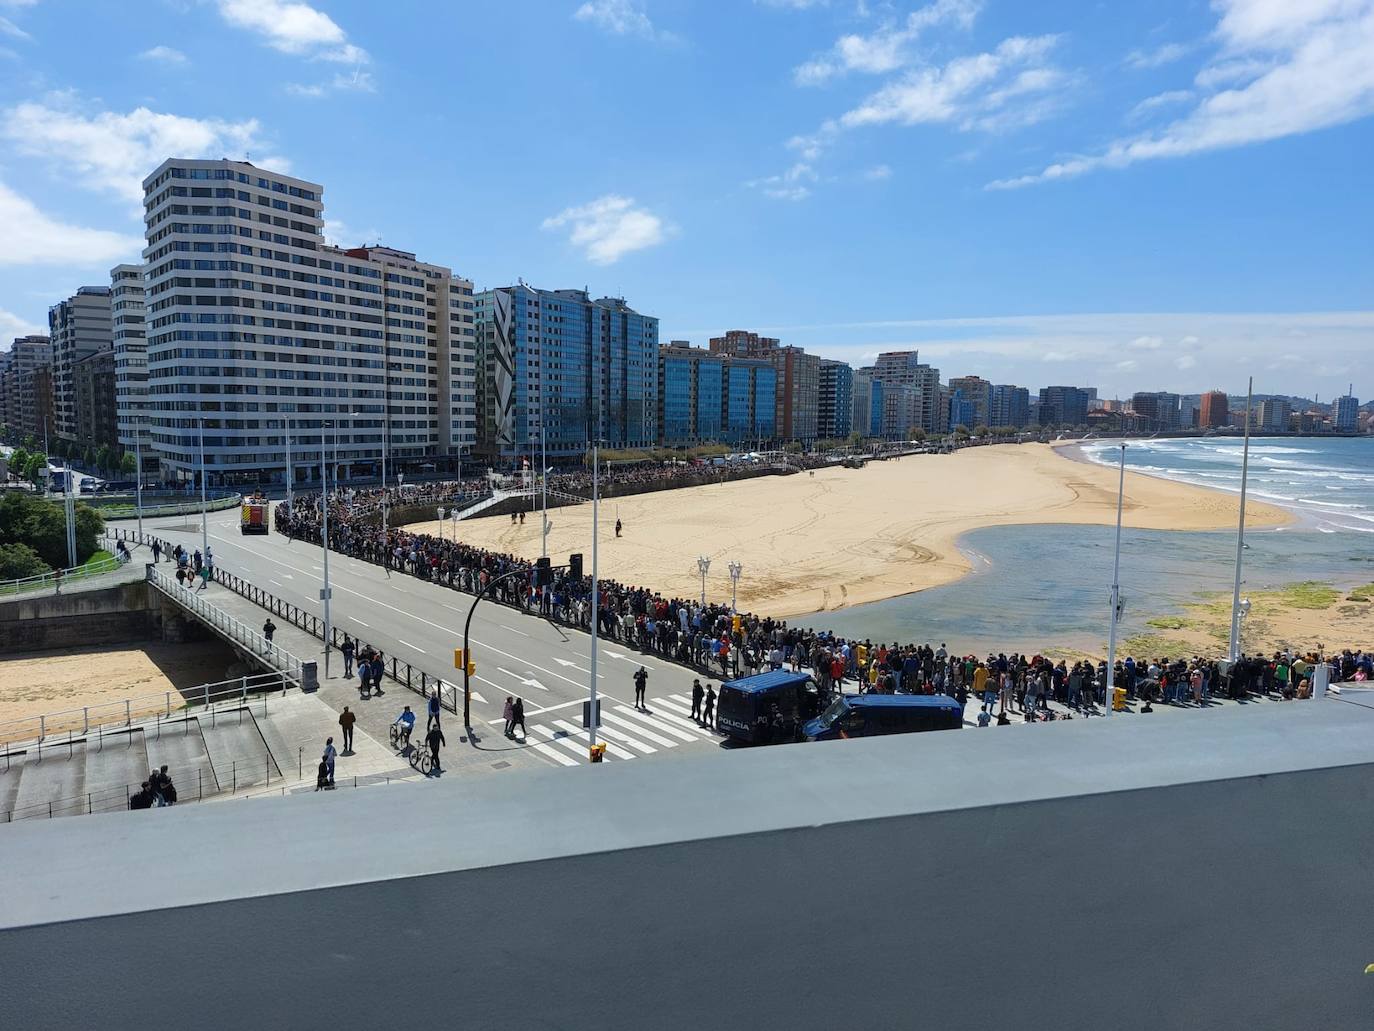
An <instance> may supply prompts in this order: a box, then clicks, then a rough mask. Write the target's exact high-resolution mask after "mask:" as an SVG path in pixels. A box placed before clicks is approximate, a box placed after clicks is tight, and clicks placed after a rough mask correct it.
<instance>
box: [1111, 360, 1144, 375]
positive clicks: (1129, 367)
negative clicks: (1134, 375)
mask: <svg viewBox="0 0 1374 1031" xmlns="http://www.w3.org/2000/svg"><path fill="white" fill-rule="evenodd" d="M1116 368H1117V370H1118V371H1119V372H1135V371H1136V369H1138V368H1140V363H1139V362H1138V361H1136V360H1135V359H1134V358H1126V359H1124V360H1123V361H1119V362H1117V363H1116Z"/></svg>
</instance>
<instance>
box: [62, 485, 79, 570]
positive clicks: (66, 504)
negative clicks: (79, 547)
mask: <svg viewBox="0 0 1374 1031" xmlns="http://www.w3.org/2000/svg"><path fill="white" fill-rule="evenodd" d="M62 468H63V479H64V480H65V481H66V482H65V484H64V487H65V490H64V491H63V494H62V511H63V514H64V515H65V516H66V517H67V562H68V563H69V564H70V567H71V568H73V569H74V568H75V567H76V499H75V497H74V495H73V494H72V464H71V462H69V461H67V459H65V458H64V459H62Z"/></svg>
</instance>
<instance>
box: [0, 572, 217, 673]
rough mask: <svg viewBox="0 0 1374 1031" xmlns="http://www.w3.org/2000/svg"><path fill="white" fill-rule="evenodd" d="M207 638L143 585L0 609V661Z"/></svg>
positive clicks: (200, 628) (56, 596)
mask: <svg viewBox="0 0 1374 1031" xmlns="http://www.w3.org/2000/svg"><path fill="white" fill-rule="evenodd" d="M209 636H210V631H209V630H207V629H206V628H205V627H204V626H202V625H201V624H200V623H199V622H198V621H197V620H195V619H194V618H193V617H191V616H190V615H188V614H187V613H186V612H185V611H184V610H182V609H180V608H179V607H177V606H176V605H174V604H173V603H171V602H169V601H168V600H167V599H166V598H163V597H162V596H161V595H160V594H158V593H157V592H156V591H152V590H150V589H149V587H148V585H147V584H146V583H144V582H142V581H137V582H135V583H127V584H122V585H120V586H118V587H110V588H107V589H106V590H103V591H73V592H71V593H70V594H47V595H43V596H42V597H37V598H24V599H20V600H18V601H9V602H4V603H0V655H4V654H10V653H14V652H31V651H44V650H48V649H53V648H89V647H98V646H101V645H115V644H128V643H130V642H136V641H169V642H181V641H203V640H207V639H208V638H209Z"/></svg>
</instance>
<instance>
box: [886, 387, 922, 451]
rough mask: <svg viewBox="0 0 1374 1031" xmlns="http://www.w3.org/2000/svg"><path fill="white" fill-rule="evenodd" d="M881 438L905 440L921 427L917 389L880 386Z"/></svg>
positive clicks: (919, 399) (919, 401)
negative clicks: (881, 408)
mask: <svg viewBox="0 0 1374 1031" xmlns="http://www.w3.org/2000/svg"><path fill="white" fill-rule="evenodd" d="M882 388H883V389H882V406H883V410H882V417H881V430H882V436H883V437H884V438H886V439H887V440H907V439H908V438H909V436H910V434H911V431H912V430H918V429H924V427H923V426H922V425H921V414H922V399H921V391H920V389H919V388H917V387H914V386H909V385H908V384H905V383H886V382H884V383H883V384H882Z"/></svg>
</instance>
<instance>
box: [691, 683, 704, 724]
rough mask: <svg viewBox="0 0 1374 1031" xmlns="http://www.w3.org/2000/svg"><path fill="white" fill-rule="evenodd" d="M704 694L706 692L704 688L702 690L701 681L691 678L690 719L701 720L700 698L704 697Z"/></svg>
mask: <svg viewBox="0 0 1374 1031" xmlns="http://www.w3.org/2000/svg"><path fill="white" fill-rule="evenodd" d="M705 695H706V692H705V691H704V690H702V687H701V681H700V680H696V679H693V680H692V719H694V720H696V721H697V722H698V723H700V722H701V700H702V698H703V697H705Z"/></svg>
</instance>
